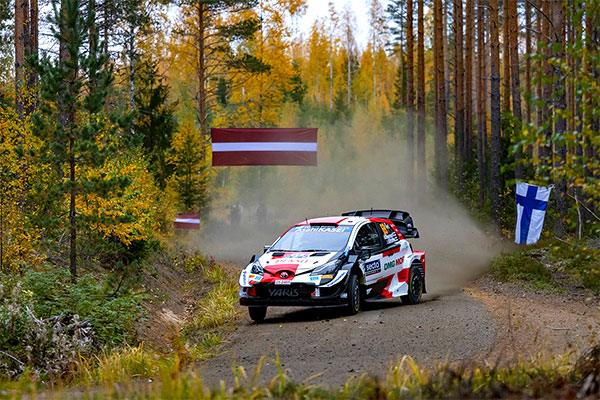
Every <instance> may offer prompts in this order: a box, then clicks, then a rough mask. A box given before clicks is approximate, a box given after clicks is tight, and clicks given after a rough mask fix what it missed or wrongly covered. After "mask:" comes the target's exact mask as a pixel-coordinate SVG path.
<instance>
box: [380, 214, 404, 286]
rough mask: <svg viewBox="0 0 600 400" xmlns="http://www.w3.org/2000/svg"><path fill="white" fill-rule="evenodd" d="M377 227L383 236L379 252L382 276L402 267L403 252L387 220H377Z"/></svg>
mask: <svg viewBox="0 0 600 400" xmlns="http://www.w3.org/2000/svg"><path fill="white" fill-rule="evenodd" d="M377 229H378V230H379V231H380V232H381V237H382V238H383V251H382V253H381V263H382V268H383V276H384V277H388V276H391V275H393V274H395V273H397V272H398V271H400V270H401V269H402V262H403V261H404V252H403V249H402V246H401V241H400V238H399V237H398V235H397V234H396V232H395V231H394V229H392V227H391V226H390V225H389V224H388V223H387V222H378V223H377Z"/></svg>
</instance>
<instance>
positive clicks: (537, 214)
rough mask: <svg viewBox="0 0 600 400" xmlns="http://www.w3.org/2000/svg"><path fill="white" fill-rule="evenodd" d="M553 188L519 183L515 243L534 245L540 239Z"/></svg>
mask: <svg viewBox="0 0 600 400" xmlns="http://www.w3.org/2000/svg"><path fill="white" fill-rule="evenodd" d="M551 191H552V186H550V187H544V186H535V185H530V184H528V183H524V182H517V230H516V232H515V242H516V243H518V244H534V243H535V242H537V241H538V240H539V238H540V234H541V233H542V227H543V226H544V217H545V216H546V207H547V206H548V199H549V198H550V192H551Z"/></svg>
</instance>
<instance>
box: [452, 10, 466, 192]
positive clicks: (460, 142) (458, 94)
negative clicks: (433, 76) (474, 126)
mask: <svg viewBox="0 0 600 400" xmlns="http://www.w3.org/2000/svg"><path fill="white" fill-rule="evenodd" d="M464 77H465V69H464V58H463V9H462V0H454V140H455V142H454V147H455V153H456V156H455V157H456V175H457V181H458V189H459V192H462V191H463V189H464V176H463V166H464V162H465V159H464V154H465V150H464V149H465V132H464V129H465V126H464V125H465V91H464V90H465V84H464Z"/></svg>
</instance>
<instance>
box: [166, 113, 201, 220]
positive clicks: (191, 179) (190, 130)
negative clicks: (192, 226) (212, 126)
mask: <svg viewBox="0 0 600 400" xmlns="http://www.w3.org/2000/svg"><path fill="white" fill-rule="evenodd" d="M200 137H201V134H200V132H199V131H198V129H197V128H196V127H195V126H194V125H193V124H191V123H189V122H184V123H182V124H181V125H180V126H179V129H178V130H177V132H176V133H175V135H174V136H173V141H172V143H171V154H170V155H169V158H168V161H169V163H170V164H172V166H173V169H174V174H173V178H172V179H173V183H174V185H175V190H176V191H177V193H178V195H179V203H180V206H181V207H182V208H183V210H184V211H185V212H194V213H197V212H202V211H205V210H206V206H207V198H208V197H207V190H206V183H207V181H208V171H207V169H206V168H205V167H204V165H203V164H202V157H201V156H202V154H203V152H204V149H203V148H202V144H201V141H200Z"/></svg>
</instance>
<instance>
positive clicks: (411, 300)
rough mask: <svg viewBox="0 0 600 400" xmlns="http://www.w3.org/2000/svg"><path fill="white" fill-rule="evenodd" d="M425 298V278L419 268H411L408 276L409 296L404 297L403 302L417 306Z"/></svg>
mask: <svg viewBox="0 0 600 400" xmlns="http://www.w3.org/2000/svg"><path fill="white" fill-rule="evenodd" d="M421 296H423V276H422V275H421V271H419V268H418V267H417V266H414V265H413V266H412V267H410V273H409V274H408V294H407V295H406V296H402V297H401V299H402V302H403V303H406V304H417V303H418V302H420V301H421Z"/></svg>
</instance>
